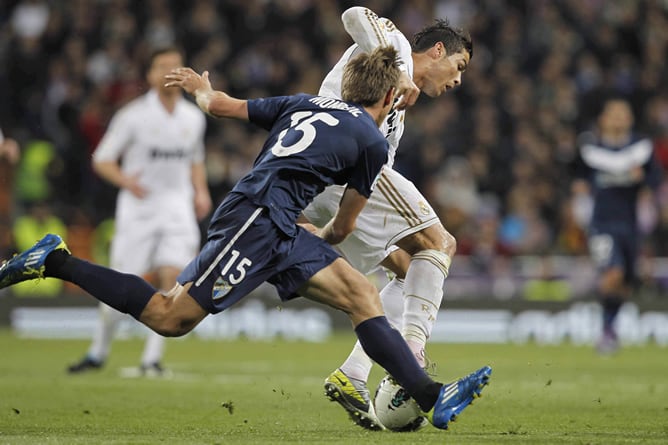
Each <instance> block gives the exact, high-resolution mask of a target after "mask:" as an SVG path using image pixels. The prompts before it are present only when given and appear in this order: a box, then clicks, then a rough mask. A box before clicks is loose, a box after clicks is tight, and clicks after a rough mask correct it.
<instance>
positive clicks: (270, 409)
mask: <svg viewBox="0 0 668 445" xmlns="http://www.w3.org/2000/svg"><path fill="white" fill-rule="evenodd" d="M352 341H353V336H352V334H340V335H337V336H336V337H334V338H333V339H331V340H330V341H329V342H327V343H324V344H308V343H300V342H284V341H276V342H271V343H269V342H267V343H263V342H248V341H237V342H223V341H202V340H198V339H196V338H185V339H182V340H170V342H169V343H168V350H167V355H166V360H165V363H166V364H167V365H168V366H169V367H170V369H172V370H173V372H174V376H173V378H172V379H169V380H167V379H141V378H136V379H128V378H123V377H121V375H120V370H121V369H122V368H124V367H130V366H134V365H136V364H137V362H138V359H139V356H140V353H141V349H142V347H143V342H142V341H139V340H128V341H117V342H115V343H114V345H113V352H112V356H111V359H110V361H109V363H108V364H107V366H106V367H105V368H104V369H103V370H102V371H98V372H93V373H90V374H86V375H77V376H69V375H67V374H66V373H65V367H66V365H67V364H68V363H71V362H73V361H74V360H76V359H79V358H80V357H81V355H82V354H83V352H84V351H85V349H86V348H87V347H88V342H86V341H81V340H67V341H64V340H27V339H18V338H16V337H14V336H12V335H11V334H10V333H8V332H6V331H5V332H0V353H1V357H2V358H0V443H1V444H97V443H106V444H156V443H163V444H227V443H229V444H253V443H259V444H277V443H294V444H326V443H331V444H334V443H336V444H356V445H358V444H378V443H383V444H395V443H419V444H432V443H434V444H435V443H439V444H440V443H448V444H483V443H484V444H505V443H513V444H515V443H523V444H629V443H638V444H666V443H668V376H667V375H666V374H667V370H668V357H667V355H668V350H666V349H663V348H659V347H656V346H647V347H642V348H638V347H634V348H628V349H624V350H622V351H621V352H620V353H619V354H618V355H616V356H614V357H607V358H603V357H599V356H597V355H595V354H594V353H593V351H592V350H591V348H587V347H574V346H556V347H554V346H553V347H539V346H536V345H525V346H516V345H442V344H441V345H431V346H430V348H429V350H430V356H431V357H432V358H433V359H434V360H435V361H437V363H438V377H439V379H440V380H443V381H450V380H453V379H455V378H457V377H459V376H461V375H464V374H466V373H468V372H470V371H472V370H474V369H476V368H478V367H479V366H482V365H484V364H490V365H491V366H492V368H493V370H494V371H493V375H492V379H491V384H490V386H488V387H487V388H486V389H485V391H484V392H483V397H482V398H481V399H479V400H477V401H476V402H475V404H474V405H472V406H470V407H469V408H467V409H466V411H464V413H463V414H462V415H461V417H460V418H459V419H458V421H457V422H455V423H453V424H452V425H451V428H450V430H449V431H440V430H437V429H435V428H432V427H427V428H425V429H423V430H422V431H419V432H417V433H391V432H368V431H364V430H362V429H360V428H359V427H357V426H355V425H353V424H352V423H351V422H350V421H349V420H348V417H347V416H346V414H345V413H344V411H343V410H342V409H340V408H339V406H338V405H336V404H334V403H332V402H329V401H328V400H327V399H325V397H324V396H323V395H322V392H323V389H322V383H323V380H324V378H325V377H326V376H327V375H328V374H329V372H331V371H332V369H333V368H335V367H336V366H337V365H338V364H339V363H340V362H341V361H342V360H343V359H344V358H345V357H346V356H347V353H348V351H349V348H350V347H351V346H352ZM381 377H382V374H381V371H380V370H377V369H376V370H374V372H373V374H372V379H371V382H372V385H375V384H376V383H377V382H378V380H379V379H380V378H381Z"/></svg>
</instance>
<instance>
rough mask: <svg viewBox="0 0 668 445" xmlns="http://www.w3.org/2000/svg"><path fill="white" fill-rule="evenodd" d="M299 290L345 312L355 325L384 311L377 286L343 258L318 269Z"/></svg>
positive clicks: (311, 298) (302, 293)
mask: <svg viewBox="0 0 668 445" xmlns="http://www.w3.org/2000/svg"><path fill="white" fill-rule="evenodd" d="M298 292H299V294H300V295H303V296H304V297H306V298H308V299H310V300H313V301H317V302H320V303H324V304H327V305H329V306H332V307H334V308H336V309H339V310H342V311H344V312H346V313H347V314H349V315H350V316H351V318H352V320H353V323H355V324H357V323H359V322H361V321H363V320H365V319H367V318H371V317H375V316H379V315H382V313H383V311H382V308H381V304H380V298H379V297H378V291H377V290H376V288H375V287H374V286H373V285H372V284H371V282H369V280H368V279H366V277H364V275H362V274H361V273H360V272H358V271H356V270H355V269H353V268H352V266H350V264H349V263H348V262H347V261H346V260H344V259H343V258H338V259H336V260H335V261H334V262H332V263H331V264H330V265H329V266H327V267H325V268H323V269H321V270H320V271H318V272H317V273H316V274H315V275H313V276H312V277H311V278H310V279H309V280H308V281H307V282H306V283H305V284H304V285H302V286H301V287H300V288H299V289H298Z"/></svg>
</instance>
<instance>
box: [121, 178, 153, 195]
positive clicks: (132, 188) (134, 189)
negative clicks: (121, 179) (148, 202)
mask: <svg viewBox="0 0 668 445" xmlns="http://www.w3.org/2000/svg"><path fill="white" fill-rule="evenodd" d="M139 175H140V174H139V173H137V174H136V175H134V176H128V177H127V178H126V180H125V183H124V184H123V188H124V189H126V190H128V191H129V192H130V193H132V194H133V195H134V196H135V198H139V199H144V198H145V197H146V195H147V194H148V191H147V190H146V189H145V188H144V187H143V186H142V185H141V184H140V183H139Z"/></svg>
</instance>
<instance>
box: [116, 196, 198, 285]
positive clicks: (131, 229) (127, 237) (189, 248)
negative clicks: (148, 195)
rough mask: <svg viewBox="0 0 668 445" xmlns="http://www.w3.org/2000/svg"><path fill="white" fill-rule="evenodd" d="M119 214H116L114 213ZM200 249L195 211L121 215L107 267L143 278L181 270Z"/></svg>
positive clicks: (126, 213) (117, 221) (169, 210)
mask: <svg viewBox="0 0 668 445" xmlns="http://www.w3.org/2000/svg"><path fill="white" fill-rule="evenodd" d="M117 214H118V213H117ZM199 248H200V231H199V226H198V225H197V221H196V219H195V215H194V210H191V211H189V212H188V211H185V212H183V211H182V212H177V211H173V210H172V209H162V211H158V212H151V213H148V212H143V214H142V213H141V212H136V213H134V215H132V214H129V212H123V213H122V217H120V218H118V217H117V219H116V227H115V234H114V237H113V239H112V241H111V257H110V265H111V267H112V268H114V269H116V270H118V271H120V272H125V273H132V274H136V275H142V274H145V273H147V272H150V271H153V270H155V269H157V268H158V267H162V266H173V267H176V268H178V269H183V268H184V267H185V266H187V265H188V263H189V262H190V260H192V259H193V258H194V257H195V255H197V252H198V251H199Z"/></svg>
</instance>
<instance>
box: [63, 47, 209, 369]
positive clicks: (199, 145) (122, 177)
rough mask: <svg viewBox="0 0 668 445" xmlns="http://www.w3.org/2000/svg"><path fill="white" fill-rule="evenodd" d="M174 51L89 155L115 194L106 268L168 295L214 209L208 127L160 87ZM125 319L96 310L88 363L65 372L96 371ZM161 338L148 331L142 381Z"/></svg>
mask: <svg viewBox="0 0 668 445" xmlns="http://www.w3.org/2000/svg"><path fill="white" fill-rule="evenodd" d="M183 62H184V61H183V56H182V55H181V53H180V51H179V50H178V49H177V48H173V47H170V48H164V49H160V50H157V51H155V52H154V53H153V54H152V55H151V57H150V60H149V66H148V71H147V76H146V77H147V80H148V83H149V85H150V87H151V89H150V91H148V92H147V93H146V94H144V95H143V96H141V97H139V98H137V99H135V100H133V101H132V102H130V103H129V104H127V105H125V106H124V107H123V108H122V109H120V110H119V111H118V112H117V113H116V115H115V116H114V117H113V119H112V121H111V123H110V125H109V129H108V130H107V132H106V134H105V135H104V138H103V139H102V140H101V141H100V144H99V145H98V147H97V149H96V150H95V153H94V154H93V166H94V169H95V171H96V172H97V173H98V174H99V175H100V176H101V177H102V178H104V179H105V180H107V181H108V182H110V183H111V184H113V185H115V186H117V187H118V188H119V189H120V191H119V194H118V201H117V204H116V220H115V224H116V233H115V235H114V238H113V240H112V244H111V267H113V268H115V269H117V270H119V271H122V272H127V273H133V274H137V275H144V274H146V273H149V272H151V273H154V274H155V275H156V277H157V281H158V283H157V284H158V286H159V287H160V288H161V289H162V290H164V291H168V290H169V289H170V288H171V286H173V284H174V282H175V281H176V277H177V275H178V274H179V272H180V271H181V269H183V268H184V267H185V266H186V265H187V264H188V262H189V261H190V259H191V258H192V257H193V256H195V255H196V254H197V252H198V251H199V247H200V231H199V226H198V223H197V220H198V219H202V218H204V217H205V216H206V215H207V214H208V213H209V211H210V210H211V197H210V195H209V190H208V188H207V183H206V172H205V168H204V142H203V139H204V131H205V127H206V120H205V117H204V115H203V114H202V112H201V111H200V110H199V108H198V107H197V106H196V105H194V104H192V103H191V102H189V101H187V100H186V99H185V98H184V97H183V95H182V92H181V90H179V89H177V88H168V87H165V86H164V84H165V81H164V76H165V75H166V74H168V73H170V72H171V71H172V69H174V68H178V67H180V66H183ZM123 317H126V315H125V314H122V313H120V312H118V311H116V310H115V309H112V308H111V307H109V306H107V305H105V304H104V303H100V317H99V320H98V326H97V328H96V331H95V333H94V337H93V342H92V344H91V346H90V348H89V350H88V353H87V354H86V356H85V357H84V358H83V359H82V360H81V361H80V362H79V363H76V364H74V365H72V366H70V367H69V368H68V370H69V372H71V373H76V372H82V371H86V370H89V369H96V368H100V367H101V366H102V365H103V364H104V361H105V360H106V359H107V357H108V355H109V349H110V345H111V341H112V339H113V336H114V334H115V332H116V329H117V327H118V324H119V322H120V321H121V320H122V319H123ZM164 340H165V339H164V337H162V336H160V335H158V334H156V333H155V332H153V331H150V332H149V334H148V338H147V341H146V346H145V348H144V352H143V355H142V358H141V366H140V370H141V372H142V373H143V374H146V375H154V374H162V371H163V369H162V366H161V364H160V361H161V358H162V354H163V350H164Z"/></svg>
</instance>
